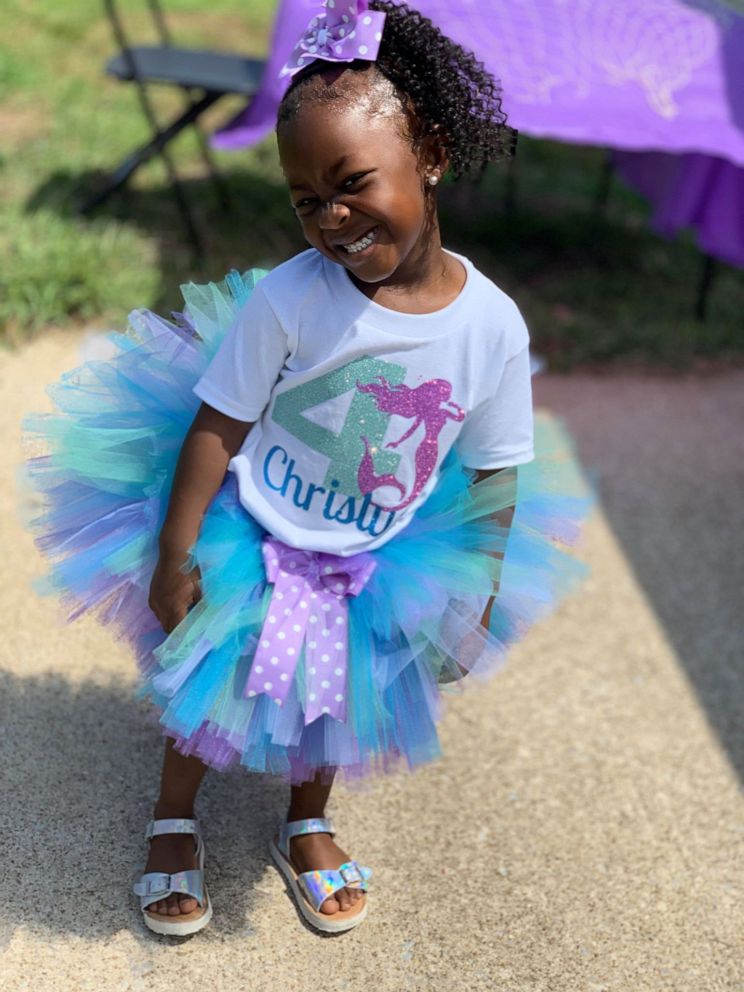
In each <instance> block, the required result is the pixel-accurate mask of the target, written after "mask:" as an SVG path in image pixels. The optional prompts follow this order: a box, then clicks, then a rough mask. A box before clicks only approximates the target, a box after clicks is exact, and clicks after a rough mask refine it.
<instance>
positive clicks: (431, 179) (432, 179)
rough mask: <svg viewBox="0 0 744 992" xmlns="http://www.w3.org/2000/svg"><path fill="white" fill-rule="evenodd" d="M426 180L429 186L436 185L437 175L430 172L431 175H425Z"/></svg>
mask: <svg viewBox="0 0 744 992" xmlns="http://www.w3.org/2000/svg"><path fill="white" fill-rule="evenodd" d="M426 181H427V182H428V184H429V185H430V186H436V185H437V183H438V182H439V176H437V175H435V174H434V173H432V175H430V176H427V177H426Z"/></svg>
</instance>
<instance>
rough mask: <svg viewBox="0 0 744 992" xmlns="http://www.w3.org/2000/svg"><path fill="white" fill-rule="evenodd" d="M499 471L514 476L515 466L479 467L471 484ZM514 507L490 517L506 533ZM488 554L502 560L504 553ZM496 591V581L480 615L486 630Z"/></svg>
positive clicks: (499, 511)
mask: <svg viewBox="0 0 744 992" xmlns="http://www.w3.org/2000/svg"><path fill="white" fill-rule="evenodd" d="M499 472H513V473H514V475H515V477H516V474H517V469H516V467H514V468H491V469H479V470H478V471H477V472H476V475H475V479H474V482H473V485H475V484H476V483H478V482H482V481H483V480H484V479H489V478H490V477H491V476H492V475H496V474H497V473H499ZM514 509H515V505H514V504H512V505H511V506H506V507H504V509H503V510H498V511H497V512H496V513H494V514H493V516H492V518H491V519H492V520H495V521H496V523H497V524H498V525H499V527H503V528H504V530H505V531H506V532H507V534H508V532H509V530H510V528H511V525H512V520H513V519H514ZM489 554H491V555H493V557H494V558H498V559H499V560H500V561H503V560H504V554H503V552H501V551H491V552H489ZM498 591H499V584H498V582H494V586H493V595H492V596H491V598H490V599H489V600H488V604H487V605H486V609H485V612H484V613H483V616H482V617H481V626H483V627H485V628H486V630H488V627H489V624H490V623H491V609H492V607H493V604H494V601H495V598H496V595H497V593H498Z"/></svg>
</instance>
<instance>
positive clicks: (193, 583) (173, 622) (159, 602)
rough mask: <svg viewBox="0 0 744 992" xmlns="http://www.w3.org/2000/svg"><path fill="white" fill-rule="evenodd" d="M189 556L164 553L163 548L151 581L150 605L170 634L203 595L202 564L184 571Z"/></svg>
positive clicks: (164, 628)
mask: <svg viewBox="0 0 744 992" xmlns="http://www.w3.org/2000/svg"><path fill="white" fill-rule="evenodd" d="M187 559H188V555H186V554H180V555H179V554H173V553H170V554H164V553H163V552H162V551H161V553H160V557H159V558H158V563H157V565H156V566H155V571H154V572H153V575H152V581H151V582H150V597H149V599H148V605H149V607H150V609H151V610H152V612H153V613H154V614H155V616H156V617H157V618H158V620H159V621H160V624H161V626H162V628H163V630H164V631H165V632H166V634H170V632H171V631H172V630H174V629H175V628H176V627H177V626H178V625H179V623H180V622H181V621H182V620H183V618H184V617H185V616H186V614H187V613H188V612H189V610H190V609H191V607H192V606H194V605H195V604H196V603H198V602H199V600H200V599H201V598H202V592H201V584H200V580H201V573H200V571H199V569H198V567H195V568H192V569H191V571H190V572H182V571H181V566H182V565H183V563H184V562H185V561H187Z"/></svg>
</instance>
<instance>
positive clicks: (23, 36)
mask: <svg viewBox="0 0 744 992" xmlns="http://www.w3.org/2000/svg"><path fill="white" fill-rule="evenodd" d="M121 6H122V7H125V8H126V9H127V23H128V24H129V26H130V28H131V30H132V35H133V36H134V37H136V38H138V39H142V40H146V39H147V31H148V28H149V21H148V17H147V13H146V9H145V5H144V2H143V0H131V2H127V3H126V4H122V5H121ZM164 6H165V8H166V11H167V15H168V20H169V24H170V26H171V28H172V30H173V33H174V35H175V36H176V39H177V41H179V42H183V43H185V44H194V45H199V46H203V47H210V46H213V47H220V48H229V49H232V50H236V51H243V52H246V53H250V54H257V55H258V54H263V53H264V52H265V50H266V47H267V44H268V36H269V29H270V25H271V20H272V17H273V11H274V6H275V3H274V0H242V2H238V0H212V2H211V3H210V4H209V5H206V4H204V3H203V0H165V4H164ZM0 17H1V18H2V23H3V24H4V25H5V26H6V27H7V26H8V25H12V30H7V31H5V32H4V33H3V35H2V37H0V88H1V89H2V93H3V102H2V106H1V107H0V341H5V342H9V343H13V342H16V341H19V340H23V339H25V338H27V337H28V336H30V335H32V334H35V333H40V332H43V329H44V327H46V326H48V325H51V324H60V323H64V322H67V321H86V322H95V323H96V324H97V325H99V326H117V325H121V324H122V323H123V322H124V320H125V314H126V312H127V311H128V310H129V309H131V308H132V307H133V306H135V305H136V306H143V305H144V306H151V307H153V308H156V309H161V310H163V311H166V312H167V311H168V310H169V309H171V308H175V307H177V306H178V305H179V294H178V285H179V284H180V283H182V282H185V281H187V280H189V279H194V280H197V281H199V280H202V281H203V280H207V279H218V278H221V277H222V275H223V274H224V272H225V271H226V270H227V269H229V268H231V267H236V268H241V269H242V268H247V267H249V266H251V265H259V264H265V265H271V264H275V263H276V262H279V261H281V260H283V259H284V258H286V257H288V256H289V255H290V254H293V253H294V252H296V251H298V250H300V249H302V247H303V241H302V238H301V236H300V233H299V230H298V226H297V222H296V220H295V218H294V216H293V215H292V213H291V211H290V209H289V205H288V199H287V196H286V193H285V190H284V187H283V185H282V181H281V175H280V172H279V168H278V164H277V161H276V155H275V152H274V146H273V141H272V140H267V141H266V142H265V143H264V144H262V145H261V146H259V147H257V148H255V149H251V150H249V151H245V152H240V153H237V154H236V153H233V154H230V153H221V154H217V156H216V157H217V160H218V162H219V164H220V167H221V168H222V170H223V172H224V173H225V174H226V177H227V181H228V186H229V190H230V195H231V201H232V206H231V210H230V211H229V214H227V215H226V214H225V213H224V212H223V211H221V210H220V208H219V205H218V203H217V201H216V198H215V196H214V192H213V189H212V186H211V184H210V182H209V180H208V178H207V177H206V172H205V168H204V165H203V163H202V162H201V159H200V156H199V152H198V145H197V142H196V139H195V137H194V135H193V134H184V135H182V136H181V137H180V138H179V139H178V140H177V141H176V142H175V143H174V144H173V145H171V148H172V150H173V154H174V157H175V159H176V161H177V162H178V165H179V169H180V170H181V173H182V175H183V176H184V181H185V188H186V192H187V195H188V198H189V201H190V203H191V204H192V205H193V208H194V213H195V216H196V219H197V222H198V224H199V227H200V229H201V230H202V232H206V242H207V253H206V255H205V259H206V260H205V261H202V262H195V260H194V259H193V257H192V253H191V249H190V246H189V244H188V241H187V239H186V237H185V234H184V231H183V227H182V224H181V220H180V217H179V214H178V212H177V210H176V208H175V204H174V200H173V196H172V193H171V190H170V188H169V186H168V183H167V181H166V176H165V172H164V169H163V166H162V164H161V163H160V162H158V161H154V162H152V163H150V164H148V165H147V166H146V167H144V168H143V169H141V170H140V171H139V172H138V173H137V175H136V176H135V178H134V180H133V182H132V184H131V186H130V187H129V188H128V189H127V190H126V191H125V193H123V194H122V195H118V196H115V197H112V198H111V199H110V200H109V201H108V203H107V204H106V205H105V206H104V207H103V208H102V209H101V210H100V211H99V212H98V214H97V215H96V216H95V217H92V218H85V219H84V218H82V217H81V216H80V215H79V213H78V207H79V205H80V203H81V202H82V201H83V199H84V198H85V197H86V196H87V195H88V194H89V193H90V192H91V191H92V190H94V189H96V188H97V186H98V185H100V183H101V181H102V178H103V176H104V175H105V174H106V172H107V171H108V170H110V169H111V168H112V167H113V166H114V165H115V164H116V163H117V162H118V161H119V160H120V159H121V158H122V157H123V156H124V155H125V154H126V153H127V152H128V151H130V150H131V149H132V148H133V147H134V146H135V145H136V144H137V143H139V142H141V141H144V140H146V139H147V137H148V136H149V135H148V129H147V126H146V124H145V122H144V119H143V117H142V114H141V112H140V109H139V106H138V104H137V99H136V93H135V91H134V90H133V88H132V87H129V86H122V85H120V84H117V83H116V82H114V81H113V80H111V79H108V78H107V77H105V76H103V74H102V64H103V61H104V60H105V58H107V57H108V56H109V55H110V54H111V53H112V52H113V51H114V45H113V42H112V39H111V37H110V29H109V26H108V23H107V21H106V20H105V18H104V17H103V14H102V4H101V3H100V2H99V0H65V3H64V4H61V3H59V2H58V0H34V2H33V4H32V3H29V2H27V0H0ZM154 92H155V93H156V97H157V105H158V112H159V114H160V117H161V120H163V121H165V120H167V119H168V118H169V117H170V116H172V115H174V114H175V113H176V112H177V110H178V108H179V106H180V104H179V100H178V98H177V97H176V96H175V95H174V94H173V93H171V92H169V91H167V90H162V91H154ZM239 106H240V101H239V100H231V101H228V100H225V101H224V102H223V103H221V104H218V106H217V107H216V108H214V109H213V111H212V113H211V115H210V117H209V119H208V121H207V124H208V126H210V127H216V126H217V125H218V124H219V123H221V122H222V121H224V120H226V119H227V118H228V117H229V116H231V114H232V113H233V112H234V111H235V110H237V109H238V108H239ZM602 160H603V153H602V152H601V151H600V150H599V149H589V148H576V147H570V146H563V145H559V144H554V143H549V142H537V141H530V140H528V139H525V138H522V139H521V140H520V148H519V155H518V164H517V169H516V194H515V196H514V197H513V202H512V204H511V208H510V209H507V207H506V202H505V201H506V191H507V176H506V171H505V168H504V167H500V168H496V167H493V168H492V169H490V170H489V172H488V173H487V175H486V177H485V179H484V181H483V183H482V184H481V185H480V186H479V187H473V186H467V185H463V184H452V185H449V184H445V186H444V188H443V190H442V225H443V230H444V237H445V243H446V244H447V245H448V246H450V247H452V248H454V249H455V250H461V251H464V252H466V253H467V254H469V255H470V256H471V257H472V258H473V259H474V260H475V261H476V263H477V264H479V265H480V266H481V267H482V268H483V269H484V271H486V272H487V273H488V274H489V275H490V276H491V277H492V278H493V279H495V280H496V281H497V282H498V283H499V284H500V285H502V286H503V287H504V289H506V290H507V292H509V293H511V294H512V295H513V296H515V298H516V299H517V301H518V302H519V304H520V305H521V307H522V308H523V310H524V312H525V314H526V316H527V319H528V322H529V324H530V328H531V331H532V337H533V341H534V343H535V347H536V349H537V350H539V351H542V352H543V353H544V354H545V355H547V357H548V358H549V361H550V363H551V365H552V366H553V367H554V368H558V369H565V368H571V367H575V366H576V365H577V364H586V363H597V362H599V363H608V362H618V361H622V362H628V361H633V362H637V361H642V362H645V363H661V364H664V365H672V366H676V367H684V366H687V365H690V364H691V363H693V362H694V361H696V360H698V359H700V358H701V357H702V358H716V359H720V358H727V359H728V358H732V357H735V358H739V357H741V356H742V355H743V354H744V331H743V327H742V325H743V323H744V318H743V317H742V314H744V273H742V272H741V271H739V270H734V269H732V268H729V267H726V266H720V267H719V271H718V275H717V280H716V282H715V284H714V286H713V290H712V292H711V294H710V306H709V315H708V320H707V321H706V323H704V324H701V323H699V322H698V321H696V320H695V319H694V316H693V310H694V303H695V297H696V291H697V284H698V281H699V277H700V271H701V258H700V256H699V254H698V252H697V251H696V249H695V247H694V245H693V244H692V243H691V241H690V240H689V239H681V240H680V241H679V242H677V243H674V244H668V243H666V242H664V241H662V240H660V239H659V238H657V237H656V236H655V235H653V234H652V233H651V232H650V231H649V230H648V225H647V210H646V207H645V205H644V203H643V201H642V200H641V199H640V198H638V197H637V196H635V195H634V194H633V193H632V192H631V191H629V190H627V189H625V188H623V187H622V185H621V184H620V183H619V182H616V183H615V184H614V186H613V189H612V191H611V195H610V199H609V203H608V206H607V209H606V210H605V212H604V214H603V215H602V216H598V215H597V212H596V210H595V209H594V198H595V190H596V186H597V183H598V181H599V177H600V172H601V167H602Z"/></svg>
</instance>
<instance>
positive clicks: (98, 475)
mask: <svg viewBox="0 0 744 992" xmlns="http://www.w3.org/2000/svg"><path fill="white" fill-rule="evenodd" d="M261 275H263V273H262V272H260V271H257V270H252V271H251V272H248V273H245V274H244V275H242V276H241V275H239V274H238V273H231V274H230V275H229V276H228V277H227V279H226V280H225V282H223V283H220V284H214V283H210V284H209V285H207V286H196V285H193V284H192V285H189V286H186V287H184V298H185V309H184V312H183V313H179V314H174V315H173V319H172V320H165V319H163V318H161V317H159V316H157V315H156V314H154V313H152V312H150V311H147V310H140V311H135V312H133V313H132V314H131V316H130V327H129V328H128V330H127V332H126V333H124V334H112V335H109V337H108V348H109V350H110V353H111V354H110V357H107V358H106V359H105V360H96V361H88V362H86V363H85V364H84V365H82V366H81V367H79V368H76V369H74V370H73V371H71V372H69V373H67V374H65V375H63V376H62V377H61V379H60V380H59V381H58V382H57V383H55V384H54V385H52V386H50V387H49V392H50V395H51V397H52V399H53V401H54V405H55V408H56V412H54V413H52V414H44V415H38V416H32V417H29V418H27V420H26V423H25V425H24V426H25V430H26V437H27V439H28V441H29V443H30V444H32V445H34V446H35V447H36V448H39V447H40V448H42V449H43V451H44V454H41V455H37V456H35V457H31V458H29V460H28V462H27V477H28V481H29V484H30V486H31V487H32V489H33V490H35V493H32V494H31V496H30V498H31V499H33V500H36V501H37V502H38V501H39V498H40V497H41V501H42V505H43V511H42V512H41V514H40V515H37V516H36V517H35V518H34V519H33V520H32V521H31V523H30V527H31V529H32V530H33V532H34V534H35V538H36V541H37V544H38V547H39V548H40V549H41V550H42V551H43V552H44V554H45V555H47V556H48V558H49V561H50V571H49V574H48V576H47V577H46V578H45V579H44V580H43V581H42V582H41V583H40V584H39V591H43V592H52V593H55V594H57V595H58V596H60V597H61V599H62V601H63V603H64V604H65V606H66V607H67V609H68V611H69V619H74V618H75V617H77V616H79V615H80V614H82V613H85V612H89V613H91V612H92V613H95V614H96V615H97V616H98V617H99V618H100V619H101V620H102V621H103V622H104V623H106V624H108V625H109V626H110V627H111V628H112V630H113V631H114V632H115V633H116V634H117V635H118V636H120V637H122V638H125V639H126V640H127V641H128V642H130V643H131V645H132V648H133V650H134V652H135V655H136V658H137V661H138V665H139V670H140V673H141V683H140V687H139V690H138V694H139V695H140V696H142V697H146V698H148V699H149V700H150V701H151V702H152V704H153V705H154V707H155V712H156V713H157V714H158V717H159V721H160V724H161V725H162V729H163V733H164V734H166V735H168V736H169V737H172V738H173V739H174V740H175V742H176V747H177V749H178V750H179V751H181V752H182V753H183V754H193V755H197V756H198V757H199V758H201V759H202V760H203V761H204V762H206V763H207V764H209V765H211V766H213V767H215V768H218V769H225V768H227V767H228V766H230V765H232V764H233V763H235V762H240V763H241V764H243V765H245V766H246V767H248V768H250V769H253V770H257V771H261V772H270V773H275V774H278V775H281V776H283V777H285V778H286V779H288V780H289V781H291V782H294V783H299V782H302V781H307V780H310V779H312V778H313V777H314V776H315V775H316V774H320V776H321V777H323V776H324V775H325V776H326V777H328V776H330V775H331V774H332V773H333V770H334V769H338V770H341V771H343V772H344V773H345V774H346V776H348V777H352V778H353V777H360V776H364V775H366V774H368V773H370V772H373V771H378V770H385V771H388V770H391V769H393V768H395V767H397V766H399V765H400V764H401V763H403V765H404V766H408V767H414V766H416V765H419V764H421V763H423V762H427V761H430V760H432V759H434V758H436V757H437V756H438V755H439V753H440V745H439V740H438V736H437V728H436V725H437V721H438V720H439V719H440V717H441V713H442V703H443V698H442V697H443V694H445V695H446V693H447V692H453V691H455V692H459V691H464V690H465V689H470V688H475V690H476V691H477V685H478V680H479V679H481V678H485V677H488V676H490V675H491V674H492V673H493V672H495V671H496V670H497V669H498V668H500V667H501V665H502V664H503V662H504V660H505V658H506V655H507V652H508V649H509V646H510V645H511V644H512V643H513V642H515V641H516V640H518V639H519V638H521V637H522V636H523V635H524V633H525V632H526V631H527V629H528V628H529V627H530V626H531V625H532V624H533V623H534V622H535V621H536V620H537V619H539V618H540V617H542V616H544V615H545V614H546V613H548V612H549V611H550V609H551V608H552V607H553V606H554V604H555V603H556V602H557V601H558V600H559V599H560V597H561V596H562V595H564V594H565V593H566V592H567V591H568V590H569V589H570V588H571V586H572V585H573V584H574V583H575V582H576V581H577V580H578V579H579V577H580V576H581V574H582V572H583V570H584V567H583V566H582V565H581V564H580V563H579V562H578V561H577V560H576V559H575V558H574V557H573V556H572V555H571V554H570V553H568V552H567V550H566V547H565V546H566V545H570V544H572V543H574V542H575V541H576V538H577V536H578V533H579V527H580V524H581V520H582V519H583V517H584V516H585V514H586V511H587V506H588V504H589V500H590V497H589V493H588V491H587V487H586V484H585V481H584V479H583V478H582V476H581V473H580V472H579V470H578V468H577V465H576V461H575V459H574V458H573V456H572V452H571V446H570V443H569V440H568V438H567V436H566V434H565V432H564V431H563V429H562V428H561V427H560V426H559V425H558V424H556V422H555V421H552V420H548V419H546V418H542V417H539V416H538V418H537V424H536V452H537V455H536V459H535V461H534V462H532V463H530V464H529V465H525V466H520V468H519V470H518V476H517V474H516V473H514V472H502V473H498V474H496V475H495V476H492V477H491V478H489V479H487V480H485V481H482V482H480V483H477V484H473V478H472V473H470V472H468V471H467V470H466V469H465V468H464V467H463V466H462V464H461V463H460V462H459V461H458V459H457V457H456V455H455V453H454V451H451V452H450V454H449V455H448V456H447V458H446V460H445V463H444V465H443V467H442V472H441V476H440V479H439V482H438V485H437V488H436V489H435V491H434V492H433V493H432V495H431V496H430V497H429V499H428V500H427V501H426V502H425V503H424V504H423V505H422V506H421V507H420V508H419V510H418V512H417V513H416V515H415V517H414V518H413V520H412V521H411V523H410V524H409V525H408V526H407V527H406V529H405V530H403V531H402V532H401V533H400V534H399V535H397V536H396V537H395V538H393V539H392V540H391V541H389V542H388V543H387V544H385V545H383V546H382V547H381V548H379V549H377V550H376V551H372V552H369V554H371V556H372V557H373V558H374V561H375V566H376V567H375V569H374V572H373V573H372V577H371V578H370V580H369V581H368V583H367V584H366V586H365V587H364V589H363V591H362V592H361V593H360V594H359V595H358V596H356V597H354V598H349V600H348V618H349V623H348V642H349V656H348V668H347V671H346V698H347V701H348V702H347V705H346V712H345V718H344V719H343V720H339V719H336V718H334V717H331V716H329V715H328V714H323V715H321V716H319V717H317V718H315V719H313V720H312V721H311V722H306V709H307V706H306V702H307V697H308V691H309V685H310V681H311V675H310V671H309V670H308V666H307V665H306V664H305V658H304V651H303V652H301V653H300V657H299V659H298V663H297V666H296V669H295V671H294V675H293V679H292V684H291V686H290V689H289V694H288V696H287V698H286V701H285V703H284V705H283V706H281V707H280V706H276V705H274V702H273V700H272V699H271V698H270V696H269V695H268V694H265V693H259V694H257V695H253V696H251V697H249V696H248V695H247V693H246V683H247V681H248V676H249V673H250V669H251V665H252V662H253V656H254V652H255V649H256V645H257V641H258V637H259V634H260V632H261V629H262V626H263V623H264V618H265V616H266V612H267V607H268V604H269V602H270V600H271V593H272V587H271V585H270V584H269V583H267V578H266V572H265V569H264V562H263V557H262V550H261V546H262V540H263V539H264V537H265V536H266V535H265V532H264V530H263V529H262V527H261V526H260V525H259V524H258V523H257V522H256V521H255V520H254V519H253V518H252V517H251V516H250V515H249V514H248V512H247V511H246V510H245V509H244V508H243V507H242V506H241V504H240V502H239V499H238V494H237V487H236V483H235V479H234V477H233V476H232V474H231V473H228V474H227V476H226V478H225V481H224V483H223V485H222V487H221V488H220V490H219V492H218V493H217V495H216V496H215V498H214V499H213V501H212V503H211V505H210V507H209V508H208V511H207V513H206V515H205V518H204V521H203V524H202V528H201V532H200V535H199V538H198V540H197V542H196V544H195V546H194V548H193V549H192V562H191V563H192V564H193V563H194V562H195V563H196V564H198V566H199V568H200V570H201V577H202V579H201V584H202V593H203V595H202V599H201V600H200V601H199V603H198V604H197V605H196V606H195V607H194V608H192V609H191V610H190V612H189V613H188V614H187V616H186V617H185V619H184V620H183V621H182V622H181V623H180V624H179V625H178V627H176V628H175V630H173V631H172V632H171V633H170V635H166V634H165V633H164V631H163V629H162V628H161V627H160V625H159V624H158V621H157V620H156V618H155V616H154V615H153V613H152V612H151V610H150V609H149V607H148V605H147V600H148V589H149V583H150V578H151V575H152V572H153V569H154V566H155V562H156V560H157V552H158V541H157V538H158V533H159V530H160V526H161V525H162V522H163V520H164V517H165V512H166V509H167V503H168V497H169V493H170V488H171V484H172V479H173V474H174V470H175V465H176V461H177V458H178V454H179V451H180V448H181V445H182V442H183V439H184V436H185V434H186V432H187V430H188V427H189V425H190V423H191V421H192V419H193V417H194V415H195V413H196V410H197V408H198V405H199V400H198V399H197V397H196V396H195V394H194V393H193V392H192V386H193V385H194V383H195V382H196V380H197V379H198V378H199V377H200V375H201V374H202V372H203V371H204V369H205V368H206V366H207V365H208V363H209V361H210V359H211V357H212V356H213V354H214V352H215V351H216V349H217V346H218V344H219V342H220V340H221V338H222V336H223V334H224V332H225V330H226V329H227V327H228V326H229V325H230V323H231V321H232V320H233V317H234V314H235V312H236V308H237V307H238V306H239V305H240V304H241V303H242V302H243V301H244V300H245V299H246V298H247V296H248V294H250V292H251V289H252V287H253V286H254V285H255V282H256V281H257V280H258V279H259V278H260V277H261ZM517 478H518V482H517ZM515 499H516V504H517V510H516V514H515V518H514V521H513V524H512V527H511V530H510V531H509V532H508V535H507V533H506V532H505V531H504V530H503V529H502V528H500V527H499V526H498V525H497V524H496V523H495V522H494V521H493V519H491V518H492V515H493V514H494V513H495V512H496V511H498V510H501V509H504V508H505V507H508V506H509V505H511V504H513V503H514V501H515ZM499 553H501V554H503V555H504V556H505V558H504V561H503V563H502V561H501V560H500V558H499V557H498V554H499ZM495 580H498V581H499V583H500V585H499V591H498V595H497V598H496V601H495V603H494V606H493V609H492V612H491V619H490V626H489V629H488V630H485V629H484V628H483V627H482V626H481V624H480V620H481V617H482V614H483V610H484V607H485V606H486V603H487V601H488V598H489V595H490V594H491V590H492V588H493V583H494V581H495ZM464 674H465V675H466V677H463V675H464Z"/></svg>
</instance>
